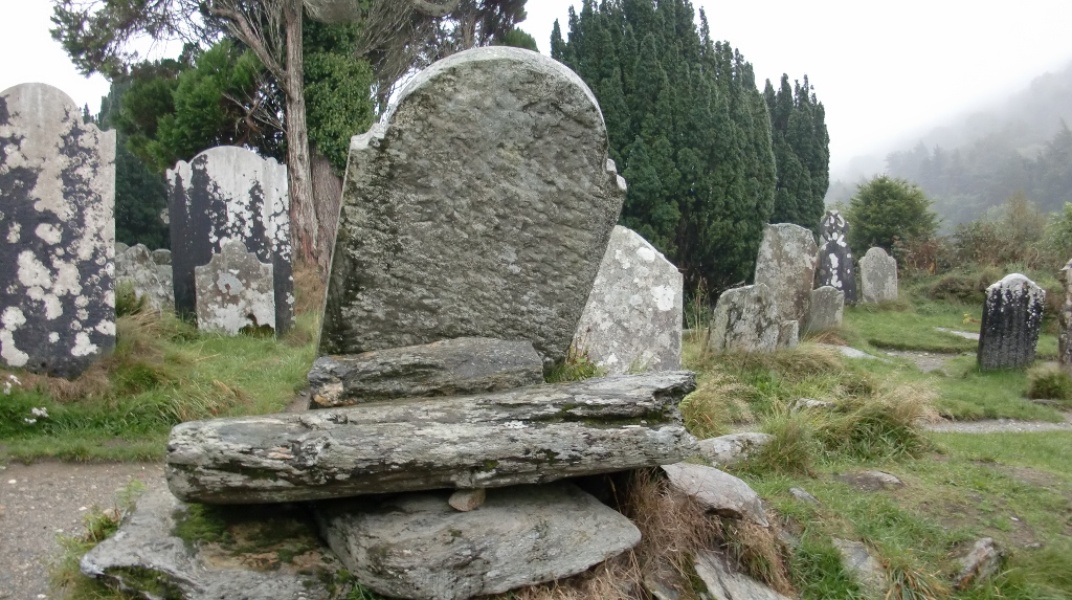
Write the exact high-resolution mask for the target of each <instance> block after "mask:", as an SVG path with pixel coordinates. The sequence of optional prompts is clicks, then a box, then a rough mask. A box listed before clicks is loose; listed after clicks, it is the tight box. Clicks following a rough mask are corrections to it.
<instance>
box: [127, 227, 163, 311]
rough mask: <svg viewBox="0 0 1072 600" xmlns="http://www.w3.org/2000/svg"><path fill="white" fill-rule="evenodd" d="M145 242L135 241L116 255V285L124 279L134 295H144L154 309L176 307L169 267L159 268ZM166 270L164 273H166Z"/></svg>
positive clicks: (161, 309)
mask: <svg viewBox="0 0 1072 600" xmlns="http://www.w3.org/2000/svg"><path fill="white" fill-rule="evenodd" d="M154 255H155V252H154V253H153V254H150V253H149V249H148V248H146V247H145V245H144V244H134V245H133V246H131V247H129V248H127V249H126V250H125V251H124V252H121V253H118V254H116V256H115V282H116V287H118V286H120V285H123V284H124V283H126V284H129V285H131V286H132V287H133V288H134V295H135V297H137V298H139V299H141V298H143V297H144V298H145V303H146V305H147V306H148V307H149V308H151V309H153V310H157V311H161V312H164V311H167V312H171V311H174V310H175V290H174V287H173V283H172V279H171V267H167V268H164V269H162V268H161V265H158V264H157V263H156V262H155V261H154V260H153V256H154ZM165 273H166V274H165Z"/></svg>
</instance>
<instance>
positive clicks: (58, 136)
mask: <svg viewBox="0 0 1072 600" xmlns="http://www.w3.org/2000/svg"><path fill="white" fill-rule="evenodd" d="M114 208H115V132H113V131H106V132H102V131H100V130H99V129H97V127H96V126H95V125H93V124H87V123H83V122H82V111H81V110H80V109H79V108H78V107H77V106H75V104H74V102H73V101H72V100H71V99H70V97H68V96H67V95H66V94H64V93H63V92H62V91H60V90H58V89H56V88H54V87H52V86H49V85H45V84H42V83H24V84H20V85H17V86H14V87H11V88H8V89H6V90H4V91H3V92H0V306H2V311H3V312H2V313H0V360H2V363H3V364H4V365H5V366H7V367H17V368H25V369H27V370H30V371H34V372H37V373H47V374H49V375H57V376H61V377H68V378H73V377H75V376H77V375H79V374H81V373H82V372H83V371H84V370H85V369H87V368H88V367H89V366H90V365H91V364H93V363H94V362H95V361H96V360H97V359H99V358H100V357H101V356H103V355H105V354H108V353H109V352H111V350H112V348H113V347H114V346H115V287H114V282H113V267H112V262H113V260H114V258H115V220H114V218H113V211H114Z"/></svg>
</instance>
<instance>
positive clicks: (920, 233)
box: [845, 175, 938, 256]
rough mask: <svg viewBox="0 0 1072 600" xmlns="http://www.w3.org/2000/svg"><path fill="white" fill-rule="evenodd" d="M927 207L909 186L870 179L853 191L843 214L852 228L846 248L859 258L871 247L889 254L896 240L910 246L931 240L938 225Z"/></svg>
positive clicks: (920, 192) (918, 192)
mask: <svg viewBox="0 0 1072 600" xmlns="http://www.w3.org/2000/svg"><path fill="white" fill-rule="evenodd" d="M930 204H931V203H930V200H928V199H927V196H926V195H925V194H924V193H923V190H921V189H919V187H918V186H916V185H915V184H913V183H910V182H908V181H905V180H903V179H894V178H891V177H887V176H885V175H880V176H877V177H875V178H873V179H871V180H870V181H868V182H867V183H865V184H864V185H862V186H860V187H859V189H857V191H856V194H855V195H854V196H853V197H852V199H851V200H850V201H849V207H848V209H847V210H846V211H845V218H846V219H847V220H848V222H849V223H851V224H852V226H851V227H850V228H849V233H848V242H849V246H851V247H852V250H853V252H854V253H856V255H857V256H863V255H864V253H865V252H867V250H868V248H871V247H873V246H879V247H881V248H884V249H885V250H886V251H887V252H893V250H894V248H895V241H897V240H900V241H902V242H905V243H911V242H915V241H918V240H924V239H927V238H930V237H932V236H933V235H934V233H935V232H936V231H937V229H938V221H937V217H936V216H935V214H934V213H933V212H932V211H931V209H930Z"/></svg>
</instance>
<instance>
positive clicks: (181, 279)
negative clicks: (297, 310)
mask: <svg viewBox="0 0 1072 600" xmlns="http://www.w3.org/2000/svg"><path fill="white" fill-rule="evenodd" d="M167 180H168V211H169V215H170V222H171V250H172V256H171V258H172V265H173V268H174V281H175V309H176V311H177V312H178V313H179V314H180V315H181V316H184V317H193V316H196V315H197V314H198V311H197V292H196V289H197V286H196V275H195V269H196V267H201V266H205V265H207V264H208V262H209V261H210V260H211V259H212V256H213V255H214V254H220V253H222V252H223V246H224V244H225V243H226V242H227V241H228V240H231V241H237V242H240V243H242V244H244V245H245V248H246V250H247V251H249V252H252V253H254V254H255V255H256V256H257V260H259V261H260V262H262V263H268V264H270V265H271V266H272V275H273V278H274V283H273V293H274V298H275V319H274V320H275V330H276V335H280V334H282V333H284V332H285V331H287V330H288V329H290V326H291V323H292V320H293V312H294V279H293V276H292V272H291V247H290V220H289V216H288V212H287V211H288V207H289V206H290V199H289V196H288V195H287V168H286V167H285V166H284V165H281V164H279V163H278V162H276V161H275V160H274V159H270V158H268V159H265V158H261V157H259V156H257V155H256V154H255V153H254V152H252V151H250V150H246V149H244V148H236V147H234V146H220V147H217V148H209V149H208V150H205V151H204V152H202V153H200V154H198V155H197V156H195V157H194V158H193V159H192V160H191V161H190V162H189V163H186V162H183V161H179V162H178V163H177V164H176V165H175V168H174V169H170V170H168V172H167Z"/></svg>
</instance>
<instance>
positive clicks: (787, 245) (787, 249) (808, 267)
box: [755, 223, 818, 322]
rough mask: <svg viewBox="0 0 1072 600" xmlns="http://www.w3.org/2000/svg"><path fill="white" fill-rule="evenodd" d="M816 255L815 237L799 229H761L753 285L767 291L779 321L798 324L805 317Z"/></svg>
mask: <svg viewBox="0 0 1072 600" xmlns="http://www.w3.org/2000/svg"><path fill="white" fill-rule="evenodd" d="M817 252H818V247H817V246H816V245H815V237H814V236H813V235H812V233H811V231H808V230H807V229H805V228H803V227H801V226H800V225H794V224H792V223H779V224H777V225H766V226H764V227H763V242H762V243H761V244H760V246H759V255H758V256H757V257H756V277H755V283H756V284H763V285H765V286H767V288H768V289H769V290H770V292H771V295H772V297H773V298H774V305H775V308H776V309H777V311H778V315H779V320H780V321H798V322H799V321H800V320H801V319H803V318H804V316H805V315H806V314H808V300H809V299H810V296H811V289H812V283H813V282H814V281H815V258H816V254H817Z"/></svg>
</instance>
